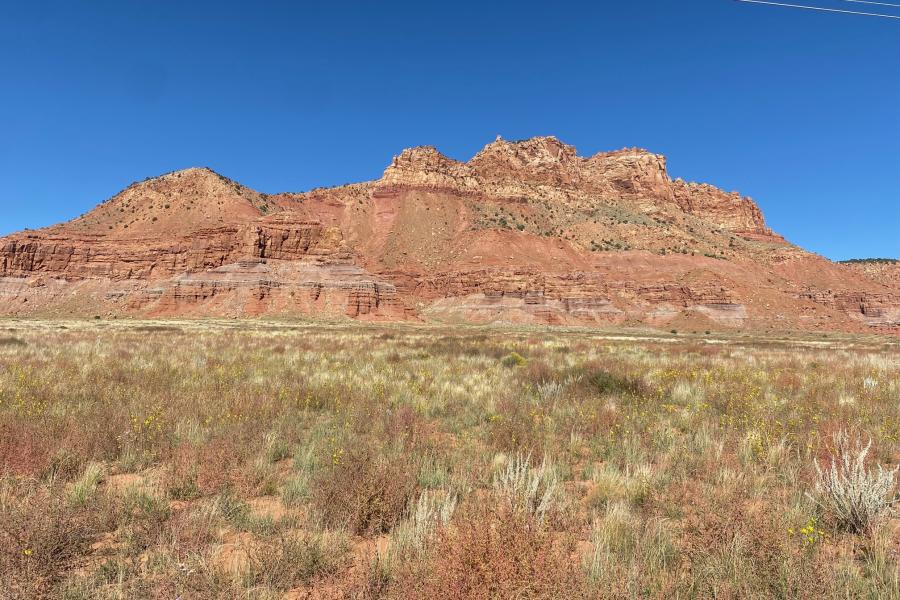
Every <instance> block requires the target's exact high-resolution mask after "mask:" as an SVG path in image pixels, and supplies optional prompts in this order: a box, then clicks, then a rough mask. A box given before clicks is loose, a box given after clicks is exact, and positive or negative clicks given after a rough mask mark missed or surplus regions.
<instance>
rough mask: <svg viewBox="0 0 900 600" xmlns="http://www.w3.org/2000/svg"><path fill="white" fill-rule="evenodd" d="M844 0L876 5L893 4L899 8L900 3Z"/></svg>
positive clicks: (845, 0)
mask: <svg viewBox="0 0 900 600" xmlns="http://www.w3.org/2000/svg"><path fill="white" fill-rule="evenodd" d="M844 2H852V3H854V4H875V5H877V6H893V7H895V8H900V4H892V3H890V2H872V0H844Z"/></svg>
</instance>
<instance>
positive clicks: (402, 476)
mask: <svg viewBox="0 0 900 600" xmlns="http://www.w3.org/2000/svg"><path fill="white" fill-rule="evenodd" d="M418 471H419V470H418V468H416V466H415V465H413V464H412V462H411V461H410V460H409V459H408V458H407V457H404V456H397V455H395V456H384V455H376V454H375V453H374V452H373V451H372V450H371V449H369V448H367V447H359V448H354V449H351V450H350V451H349V452H346V453H345V454H343V455H341V456H340V458H336V459H335V460H334V464H332V465H331V468H328V469H322V470H321V471H320V472H319V474H318V476H317V477H316V479H315V481H314V484H313V489H312V498H311V500H312V505H313V507H314V508H315V509H316V510H317V511H318V512H319V514H321V515H322V518H323V520H324V521H325V523H326V524H327V525H329V526H331V527H346V528H348V529H349V530H350V531H352V532H354V533H356V534H359V535H364V534H381V533H387V532H388V531H389V530H390V529H391V528H392V527H393V526H394V525H396V524H397V522H398V521H399V520H400V519H401V517H402V516H403V513H404V511H405V510H406V506H407V504H408V503H409V501H410V499H411V498H412V497H413V496H414V495H415V494H416V492H417V489H418V485H417V475H418Z"/></svg>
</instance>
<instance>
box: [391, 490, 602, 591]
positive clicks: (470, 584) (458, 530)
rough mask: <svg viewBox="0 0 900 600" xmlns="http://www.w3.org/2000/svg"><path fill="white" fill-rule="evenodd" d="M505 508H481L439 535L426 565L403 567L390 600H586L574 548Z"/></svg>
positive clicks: (569, 541)
mask: <svg viewBox="0 0 900 600" xmlns="http://www.w3.org/2000/svg"><path fill="white" fill-rule="evenodd" d="M530 523H531V521H530V519H529V517H528V516H527V515H524V514H522V513H520V512H517V511H513V510H511V509H510V508H509V507H507V506H503V505H501V506H499V507H491V506H488V505H484V504H477V505H475V506H473V507H470V509H469V510H468V511H466V512H465V513H464V514H461V515H459V516H458V517H456V518H454V519H453V521H451V523H450V525H449V526H448V527H447V528H445V529H442V530H440V531H439V532H438V534H437V539H436V544H435V548H434V551H433V552H432V553H431V554H430V559H429V560H428V561H427V563H426V564H424V565H421V566H420V567H419V568H416V566H417V565H416V563H412V564H411V565H410V564H408V565H403V566H401V568H399V569H397V571H396V572H395V573H394V580H393V581H392V582H391V584H390V586H389V589H388V591H387V593H384V594H383V596H382V597H387V598H467V599H482V598H483V599H488V598H532V599H539V598H546V599H548V600H549V599H551V598H552V599H557V598H582V597H586V584H585V577H584V575H583V572H582V569H581V566H580V565H579V564H578V561H577V560H572V556H573V555H574V554H575V542H574V539H573V538H572V537H571V536H567V535H557V534H554V533H553V532H550V531H547V530H546V529H543V528H539V527H531V526H530Z"/></svg>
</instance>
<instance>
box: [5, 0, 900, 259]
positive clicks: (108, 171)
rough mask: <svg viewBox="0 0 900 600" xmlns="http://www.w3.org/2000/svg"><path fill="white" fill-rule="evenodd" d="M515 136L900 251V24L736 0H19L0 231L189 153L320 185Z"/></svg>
mask: <svg viewBox="0 0 900 600" xmlns="http://www.w3.org/2000/svg"><path fill="white" fill-rule="evenodd" d="M811 1H812V0H811ZM897 1H898V2H900V0H897ZM816 3H817V4H819V5H822V6H843V7H848V8H854V7H855V8H857V9H858V8H860V7H862V6H863V5H859V4H856V5H854V4H851V3H849V2H846V1H845V0H817V2H816ZM882 10H885V11H889V10H892V9H889V8H882ZM896 12H897V14H900V9H897V10H896ZM497 134H501V135H503V137H505V138H508V139H515V138H524V137H530V136H533V135H550V134H552V135H556V136H557V137H559V138H560V139H562V140H564V141H566V142H568V143H571V144H574V145H575V146H577V147H578V149H579V151H580V152H581V153H582V154H583V155H588V154H593V153H595V152H597V151H600V150H609V149H615V148H620V147H623V146H641V147H645V148H648V149H650V150H653V151H655V152H660V153H664V154H666V155H667V156H668V157H669V167H670V172H671V174H672V176H673V177H678V176H680V177H683V178H685V179H691V180H699V181H706V182H710V183H714V184H716V185H719V186H721V187H724V188H726V189H729V190H731V189H736V190H740V191H741V192H743V193H745V194H748V195H751V196H753V197H754V198H755V199H757V201H758V202H759V203H760V205H761V206H762V208H763V210H764V211H765V214H766V216H767V218H768V220H769V223H770V225H771V226H772V227H773V228H775V229H776V230H778V231H779V232H781V233H783V234H785V235H786V236H787V237H788V238H789V239H790V240H792V241H794V242H796V243H799V244H801V245H803V246H805V247H807V248H809V249H811V250H814V251H816V252H819V253H822V254H824V255H826V256H829V257H831V258H834V259H843V258H850V257H858V256H893V257H900V234H898V229H900V21H896V20H895V21H890V20H886V19H884V20H883V19H874V18H866V17H853V16H841V15H832V14H819V13H813V12H805V11H799V10H791V9H782V8H775V7H764V6H756V5H749V4H740V3H737V2H734V1H732V0H646V1H645V0H593V1H589V2H565V1H557V2H547V1H542V2H531V1H526V0H517V1H515V2H513V1H505V0H500V1H497V0H491V1H488V0H482V1H478V2H469V1H455V2H422V1H419V2H391V1H388V0H383V1H381V2H374V1H369V2H351V1H347V2H339V1H331V2H303V1H283V2H275V1H265V0H261V1H256V2H250V1H247V2H232V1H227V0H224V1H223V0H220V1H216V2H206V1H190V2H174V1H169V0H152V1H151V0H126V1H122V0H92V1H85V0H83V1H80V2H73V1H71V0H67V1H60V2H44V1H41V0H34V1H30V2H15V1H13V0H0V178H2V187H0V190H2V191H0V206H2V212H0V233H8V232H11V231H14V230H18V229H21V228H24V227H33V228H36V227H40V226H44V225H48V224H51V223H54V222H58V221H62V220H67V219H69V218H72V217H75V216H77V215H79V214H81V213H83V212H85V211H87V210H89V209H90V208H92V207H93V206H94V205H95V204H97V203H98V202H99V201H101V200H103V199H105V198H107V197H109V196H111V195H113V194H114V193H115V192H117V191H118V190H119V189H121V188H123V187H125V186H126V185H128V184H129V183H131V182H132V181H135V180H140V179H144V178H145V177H148V176H152V175H156V174H160V173H162V172H167V171H171V170H175V169H180V168H185V167H188V166H194V165H206V166H210V167H212V168H214V169H216V170H217V171H219V172H221V173H222V174H224V175H227V176H229V177H231V178H233V179H236V180H238V181H240V182H242V183H244V184H246V185H248V186H251V187H253V188H255V189H258V190H260V191H264V192H270V193H271V192H279V191H302V190H306V189H309V188H312V187H317V186H323V185H335V184H341V183H346V182H353V181H361V180H367V179H373V178H377V177H378V176H379V175H380V174H381V172H382V171H383V169H384V167H385V166H386V165H387V164H388V163H389V161H390V159H391V156H393V155H394V154H396V153H398V152H399V151H400V150H401V149H403V148H404V147H408V146H414V145H420V144H431V145H435V146H437V147H438V148H439V149H441V150H442V151H443V152H444V153H446V154H448V155H450V156H452V157H454V158H458V159H468V158H469V157H470V156H471V155H473V154H474V153H475V152H476V151H477V150H478V149H479V148H480V147H482V146H483V145H484V144H486V143H488V142H489V141H491V140H493V138H494V136H495V135H497Z"/></svg>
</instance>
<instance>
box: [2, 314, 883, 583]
mask: <svg viewBox="0 0 900 600" xmlns="http://www.w3.org/2000/svg"><path fill="white" fill-rule="evenodd" d="M840 429H851V430H853V431H856V432H858V433H861V434H863V435H864V436H866V437H869V436H870V437H871V439H872V441H873V448H872V452H871V453H870V455H869V457H868V460H869V461H870V463H871V464H872V465H875V464H885V465H893V464H896V463H897V462H900V441H898V440H900V346H898V340H897V339H896V338H894V339H890V338H877V337H850V336H838V335H834V334H832V335H829V336H827V337H823V336H821V335H817V336H806V337H804V336H778V335H767V336H746V335H740V334H729V335H719V334H703V333H696V334H685V333H682V334H679V335H670V334H659V333H648V332H628V331H590V330H574V329H571V330H570V329H537V328H534V329H529V328H475V327H471V328H467V327H455V328H441V327H430V326H403V325H365V324H359V323H348V324H296V323H277V322H273V323H267V322H255V321H254V322H224V321H223V322H188V321H185V322H165V323H161V322H160V323H154V322H141V323H137V322H131V323H125V322H99V321H98V322H62V321H5V322H3V323H0V598H3V599H13V598H16V599H18V598H23V599H24V598H65V599H68V600H76V599H88V598H91V599H93V598H110V599H112V598H160V599H163V598H165V599H174V598H183V599H185V600H187V599H194V598H344V597H346V598H452V599H455V598H460V599H461V598H623V597H640V598H676V597H677V598H900V567H898V550H900V529H898V527H897V526H896V522H895V521H894V520H886V521H884V522H883V523H881V524H880V526H879V527H877V528H875V529H873V530H872V531H870V532H867V533H864V534H855V533H850V532H848V531H845V530H842V529H841V528H840V527H839V526H838V523H837V522H836V521H835V519H834V515H832V514H831V513H830V512H829V511H828V510H827V508H823V507H822V506H821V505H819V504H817V503H816V502H815V501H814V498H813V497H810V495H809V494H810V493H811V492H812V490H813V482H814V480H815V477H816V471H815V468H814V461H815V460H816V459H819V460H820V461H825V462H827V461H828V459H829V452H830V449H829V440H830V439H831V434H832V433H833V432H835V431H838V430H840ZM823 464H825V463H824V462H823Z"/></svg>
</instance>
